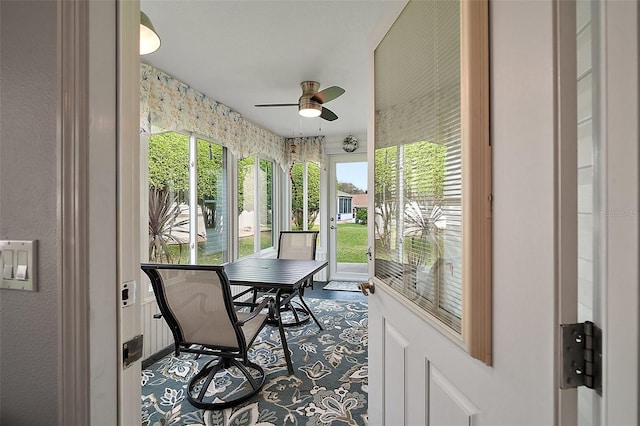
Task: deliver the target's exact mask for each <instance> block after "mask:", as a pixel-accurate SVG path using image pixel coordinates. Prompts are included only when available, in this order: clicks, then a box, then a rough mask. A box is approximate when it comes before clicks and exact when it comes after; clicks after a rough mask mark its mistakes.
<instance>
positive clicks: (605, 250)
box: [556, 1, 640, 424]
mask: <svg viewBox="0 0 640 426" xmlns="http://www.w3.org/2000/svg"><path fill="white" fill-rule="evenodd" d="M556 4H557V11H556V12H557V26H556V32H557V46H556V47H557V56H556V60H557V63H556V67H557V70H558V80H557V88H556V90H557V108H558V111H557V114H556V116H557V117H558V120H557V123H558V127H557V132H558V135H559V145H558V147H557V148H558V159H559V160H558V169H557V173H556V182H557V187H558V197H559V198H558V202H557V206H558V211H557V212H556V214H557V220H558V221H557V223H558V228H559V233H558V235H559V237H558V242H557V243H558V244H557V251H558V256H557V264H556V265H557V276H558V288H557V297H558V303H557V306H558V314H557V318H558V324H562V323H572V322H576V321H577V300H578V292H577V266H576V263H575V260H576V258H577V244H576V242H575V239H576V235H577V230H576V225H575V214H576V211H577V210H576V206H577V194H576V192H577V179H576V177H575V171H576V170H577V169H576V158H575V157H576V155H575V151H576V146H577V142H576V141H577V134H576V116H577V114H576V111H577V105H576V101H575V99H576V89H575V81H576V80H575V79H576V72H575V70H576V67H575V64H573V66H572V65H571V64H570V63H569V64H567V63H564V62H563V61H569V62H570V61H571V59H569V58H575V52H576V50H575V47H576V46H575V43H576V40H575V34H576V31H575V30H576V25H575V2H568V1H558V2H556ZM594 19H597V22H596V28H597V37H596V42H597V43H599V45H598V47H597V50H596V51H597V52H599V54H597V55H596V60H598V61H600V62H601V63H600V65H599V69H600V72H599V75H598V76H596V78H597V81H598V84H597V86H596V87H597V89H596V92H595V93H594V96H596V97H597V99H598V100H599V105H600V106H599V110H597V111H596V112H595V114H596V115H597V117H598V121H599V122H600V126H599V128H597V129H594V135H595V137H596V138H597V139H598V141H599V144H600V147H599V151H598V153H599V155H598V156H597V157H596V158H595V159H594V161H595V164H596V167H598V168H599V170H600V173H599V176H598V175H596V179H597V181H596V183H595V188H594V191H595V192H596V193H597V194H599V197H600V206H599V220H597V219H596V221H597V222H596V223H594V231H595V232H597V233H598V234H599V239H600V241H601V244H600V247H599V257H598V258H594V262H598V263H599V265H598V266H599V268H597V269H596V270H599V276H598V277H597V279H598V280H599V282H600V286H599V288H598V287H596V290H595V291H596V292H597V294H594V300H595V303H596V306H594V309H596V311H598V310H599V311H600V313H601V315H599V317H600V318H595V320H596V322H598V321H599V322H601V323H600V324H599V325H600V327H601V328H602V330H603V365H602V367H603V368H602V374H603V395H602V398H601V399H600V407H595V408H596V409H595V410H594V413H595V416H596V417H599V418H594V419H593V420H594V424H638V420H640V416H639V413H638V407H637V401H638V398H639V396H640V395H639V391H638V384H639V381H640V380H639V368H638V362H637V360H638V356H639V349H638V348H639V338H638V331H639V322H638V320H639V316H638V308H639V290H638V278H639V274H638V267H637V263H638V258H639V254H640V253H639V250H638V235H639V230H640V226H639V222H638V211H639V210H638V206H639V197H638V191H639V189H640V187H639V182H638V177H639V176H638V154H639V150H638V144H637V141H638V137H639V129H638V114H639V108H638V102H639V97H638V5H637V3H635V2H603V3H601V9H600V13H599V14H598V15H597V16H594ZM572 20H573V22H572ZM574 61H575V60H574ZM597 217H598V215H597V216H596V218H597ZM598 301H599V304H598ZM556 333H557V338H556V347H557V348H558V350H557V351H556V352H557V355H558V362H557V363H556V376H557V378H558V382H557V383H558V387H559V384H560V380H561V376H560V374H561V370H560V366H561V365H562V364H561V361H562V345H561V344H560V327H557V328H556ZM556 401H557V404H556V407H557V408H558V412H557V413H556V420H557V423H558V424H578V413H577V392H576V390H575V389H569V390H559V389H556Z"/></svg>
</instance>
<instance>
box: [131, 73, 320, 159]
mask: <svg viewBox="0 0 640 426" xmlns="http://www.w3.org/2000/svg"><path fill="white" fill-rule="evenodd" d="M166 131H188V132H194V133H196V134H198V135H201V136H203V137H206V138H209V139H211V140H212V141H214V142H216V143H220V144H222V145H224V146H226V147H227V148H228V149H229V150H231V152H232V153H233V154H234V155H236V156H239V157H247V156H250V155H260V156H263V157H266V158H270V159H273V160H274V161H276V162H277V163H278V164H280V166H281V167H282V168H283V170H286V169H287V168H288V166H289V165H290V164H292V163H293V162H295V161H302V160H308V161H317V162H319V163H321V164H324V163H325V152H324V136H314V137H305V138H295V139H294V140H295V144H296V146H297V148H298V149H297V153H296V154H292V153H291V152H290V148H289V146H290V144H291V139H285V138H284V137H283V136H280V135H277V134H275V133H273V132H271V131H269V130H266V129H264V128H262V127H259V126H257V125H255V124H253V123H251V122H250V121H247V120H245V119H244V117H242V115H240V114H239V113H237V112H236V111H233V110H232V109H231V108H229V107H228V106H226V105H224V104H222V103H220V102H218V101H216V100H214V99H211V98H209V97H207V96H206V95H204V94H203V93H201V92H199V91H197V90H195V89H194V88H192V87H190V86H189V85H188V84H186V83H183V82H182V81H180V80H178V79H175V78H173V77H172V76H170V75H168V74H167V73H165V72H163V71H161V70H159V69H157V68H155V67H153V66H151V65H148V64H144V63H141V64H140V133H149V134H153V133H160V132H166Z"/></svg>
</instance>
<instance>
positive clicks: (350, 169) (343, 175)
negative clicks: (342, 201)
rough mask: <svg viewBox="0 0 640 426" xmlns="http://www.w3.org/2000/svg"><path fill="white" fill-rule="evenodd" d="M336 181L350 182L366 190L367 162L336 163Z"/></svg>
mask: <svg viewBox="0 0 640 426" xmlns="http://www.w3.org/2000/svg"><path fill="white" fill-rule="evenodd" d="M336 178H337V179H338V182H351V183H352V184H354V185H355V186H356V187H358V188H360V189H362V190H364V191H366V190H367V162H366V161H363V162H361V163H338V164H336Z"/></svg>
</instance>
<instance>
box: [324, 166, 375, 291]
mask: <svg viewBox="0 0 640 426" xmlns="http://www.w3.org/2000/svg"><path fill="white" fill-rule="evenodd" d="M328 192H329V215H328V216H329V218H328V220H329V223H328V229H329V250H328V260H329V279H330V280H337V281H363V280H366V278H367V267H368V266H367V250H368V248H369V243H368V238H367V223H368V221H367V205H368V194H367V158H366V154H348V155H336V156H333V157H332V158H331V161H330V170H329V191H328Z"/></svg>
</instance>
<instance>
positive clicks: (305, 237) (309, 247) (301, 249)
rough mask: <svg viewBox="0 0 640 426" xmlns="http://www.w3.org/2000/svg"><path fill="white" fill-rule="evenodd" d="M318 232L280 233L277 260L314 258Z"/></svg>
mask: <svg viewBox="0 0 640 426" xmlns="http://www.w3.org/2000/svg"><path fill="white" fill-rule="evenodd" d="M317 240H318V231H281V232H280V240H279V243H278V259H303V260H314V259H315V258H316V242H317Z"/></svg>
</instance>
